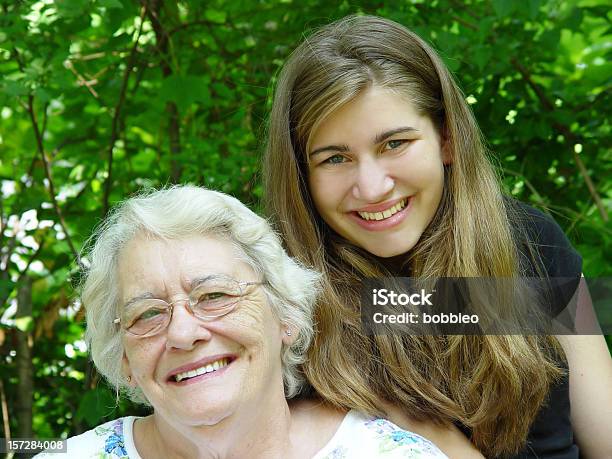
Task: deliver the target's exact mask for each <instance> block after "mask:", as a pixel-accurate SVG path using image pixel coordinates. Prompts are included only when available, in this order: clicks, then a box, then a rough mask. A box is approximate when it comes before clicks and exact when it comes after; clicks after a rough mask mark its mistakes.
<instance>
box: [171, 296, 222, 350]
mask: <svg viewBox="0 0 612 459" xmlns="http://www.w3.org/2000/svg"><path fill="white" fill-rule="evenodd" d="M173 304H174V306H173V308H172V317H171V318H170V323H169V324H168V328H167V329H166V349H182V350H186V351H190V350H192V349H193V348H195V346H196V345H197V344H198V343H199V342H200V341H210V339H211V338H212V333H211V331H210V330H209V329H208V327H207V325H206V322H204V321H202V320H200V319H198V318H197V317H194V315H193V314H192V313H191V311H190V310H189V307H188V304H189V301H188V300H187V299H184V300H179V301H175V302H174V303H173Z"/></svg>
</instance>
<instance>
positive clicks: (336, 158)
mask: <svg viewBox="0 0 612 459" xmlns="http://www.w3.org/2000/svg"><path fill="white" fill-rule="evenodd" d="M344 162H346V158H345V157H344V156H342V155H333V156H330V157H329V158H327V159H326V160H325V161H323V162H322V163H321V164H341V163H344Z"/></svg>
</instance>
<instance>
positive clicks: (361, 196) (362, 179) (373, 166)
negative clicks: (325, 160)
mask: <svg viewBox="0 0 612 459" xmlns="http://www.w3.org/2000/svg"><path fill="white" fill-rule="evenodd" d="M356 173H357V176H356V178H355V183H354V184H353V189H352V191H353V197H355V198H356V199H358V200H360V201H366V202H378V201H382V200H383V199H384V198H385V197H387V195H388V193H389V192H390V191H392V190H393V187H394V186H395V180H393V178H392V177H391V175H390V174H389V171H388V170H387V168H386V167H385V166H384V165H383V164H381V161H378V160H377V159H369V160H366V161H362V162H361V163H360V164H359V167H358V169H357V171H356Z"/></svg>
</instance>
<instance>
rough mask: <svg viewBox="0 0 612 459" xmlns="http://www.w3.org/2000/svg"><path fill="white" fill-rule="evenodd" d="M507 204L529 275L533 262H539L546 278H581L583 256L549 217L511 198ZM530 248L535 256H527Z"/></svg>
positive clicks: (535, 271)
mask: <svg viewBox="0 0 612 459" xmlns="http://www.w3.org/2000/svg"><path fill="white" fill-rule="evenodd" d="M506 204H507V208H508V215H509V219H510V223H511V225H512V227H513V229H514V230H515V231H516V232H517V237H518V240H519V248H520V250H521V256H522V257H524V259H525V260H527V264H528V267H529V268H530V269H529V271H531V272H530V273H529V274H531V275H536V274H537V270H536V266H535V263H538V262H539V263H541V267H542V268H543V269H544V270H545V273H546V274H547V275H548V276H549V277H580V274H581V273H582V257H581V256H580V254H579V253H578V252H577V251H576V249H574V247H573V246H572V244H571V243H570V241H569V239H568V238H567V236H566V235H565V233H564V232H563V230H562V229H561V227H560V226H559V224H558V223H557V222H556V221H555V220H554V219H553V218H552V217H551V216H550V215H548V214H545V213H544V212H542V211H541V210H539V209H536V208H534V207H532V206H530V205H528V204H525V203H523V202H520V201H517V200H514V199H511V198H508V199H507V201H506ZM530 248H531V249H533V251H534V252H535V253H529V252H530V250H529V249H530ZM533 255H535V256H536V259H534V257H533Z"/></svg>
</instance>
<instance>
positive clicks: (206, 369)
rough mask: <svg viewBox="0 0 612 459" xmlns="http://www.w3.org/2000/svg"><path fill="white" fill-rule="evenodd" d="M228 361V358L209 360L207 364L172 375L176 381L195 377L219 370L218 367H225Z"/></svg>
mask: <svg viewBox="0 0 612 459" xmlns="http://www.w3.org/2000/svg"><path fill="white" fill-rule="evenodd" d="M229 363H230V359H228V358H223V359H219V360H215V361H214V362H211V363H209V364H207V365H203V366H201V367H200V368H196V369H194V370H191V371H185V372H183V373H178V374H176V375H174V380H175V381H176V382H181V381H183V380H185V379H190V378H195V377H196V376H200V375H203V374H206V373H212V372H214V371H217V370H219V369H220V368H223V367H226V366H227V365H229Z"/></svg>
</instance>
